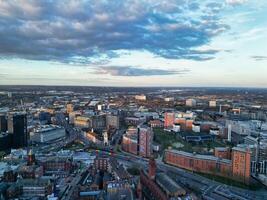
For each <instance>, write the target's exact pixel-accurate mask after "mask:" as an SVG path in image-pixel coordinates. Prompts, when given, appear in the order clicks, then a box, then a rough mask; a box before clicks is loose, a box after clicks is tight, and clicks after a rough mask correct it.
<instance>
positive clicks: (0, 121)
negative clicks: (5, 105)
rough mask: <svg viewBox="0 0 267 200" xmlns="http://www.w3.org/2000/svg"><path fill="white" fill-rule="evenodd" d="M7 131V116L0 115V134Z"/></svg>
mask: <svg viewBox="0 0 267 200" xmlns="http://www.w3.org/2000/svg"><path fill="white" fill-rule="evenodd" d="M6 131H7V116H6V115H5V114H0V133H1V132H6Z"/></svg>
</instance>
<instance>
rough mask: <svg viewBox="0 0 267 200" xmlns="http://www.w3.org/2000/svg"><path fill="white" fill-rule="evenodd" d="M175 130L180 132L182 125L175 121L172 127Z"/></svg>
mask: <svg viewBox="0 0 267 200" xmlns="http://www.w3.org/2000/svg"><path fill="white" fill-rule="evenodd" d="M172 130H173V132H175V133H179V132H180V131H181V125H180V124H178V123H174V124H173V128H172Z"/></svg>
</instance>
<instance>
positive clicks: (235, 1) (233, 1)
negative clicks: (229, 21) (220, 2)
mask: <svg viewBox="0 0 267 200" xmlns="http://www.w3.org/2000/svg"><path fill="white" fill-rule="evenodd" d="M246 2H247V0H226V3H227V4H229V5H232V6H235V5H241V4H244V3H246Z"/></svg>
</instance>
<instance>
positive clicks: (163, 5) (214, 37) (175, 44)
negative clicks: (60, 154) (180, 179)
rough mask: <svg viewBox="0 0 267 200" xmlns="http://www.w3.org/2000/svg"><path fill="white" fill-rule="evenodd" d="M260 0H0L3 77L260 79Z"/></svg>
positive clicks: (266, 47) (114, 82) (191, 82)
mask: <svg viewBox="0 0 267 200" xmlns="http://www.w3.org/2000/svg"><path fill="white" fill-rule="evenodd" d="M266 11H267V5H266V4H265V2H264V0H257V1H250V0H221V1H215V0H205V1H197V0H196V1H187V0H168V1H163V0H160V1H156V0H149V1H138V0H126V1H122V0H116V1H112V2H108V1H102V0H101V1H86V0H84V1H67V3H66V2H63V1H23V0H21V1H0V56H1V59H0V69H1V71H0V85H88V86H129V87H131V86H171V87H179V86H189V87H191V86H192V87H194V86H200V87H202V86H214V87H216V86H217V87H262V88H266V87H267V81H266V78H265V75H266V74H267V67H266V64H267V56H266V54H265V53H264V52H266V51H267V28H266V27H267V16H266V14H265V13H266Z"/></svg>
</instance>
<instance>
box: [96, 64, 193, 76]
mask: <svg viewBox="0 0 267 200" xmlns="http://www.w3.org/2000/svg"><path fill="white" fill-rule="evenodd" d="M188 72H189V70H187V69H182V70H165V69H144V68H138V67H132V66H124V67H122V66H106V67H99V68H97V69H96V71H95V73H96V74H109V75H112V76H163V75H175V74H180V75H183V74H187V73H188Z"/></svg>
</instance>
